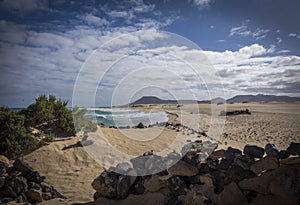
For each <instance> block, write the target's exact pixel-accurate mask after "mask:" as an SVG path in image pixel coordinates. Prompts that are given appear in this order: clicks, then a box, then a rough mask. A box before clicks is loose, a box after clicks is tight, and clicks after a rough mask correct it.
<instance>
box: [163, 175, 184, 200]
mask: <svg viewBox="0 0 300 205" xmlns="http://www.w3.org/2000/svg"><path fill="white" fill-rule="evenodd" d="M160 179H161V180H162V181H163V182H164V183H165V184H166V185H167V187H168V188H169V189H170V191H171V192H172V193H173V194H174V195H176V196H178V195H182V194H186V191H185V189H186V185H185V183H184V182H183V181H181V179H180V178H179V177H178V176H172V175H169V176H166V177H160Z"/></svg>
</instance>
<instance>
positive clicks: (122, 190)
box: [117, 175, 130, 199]
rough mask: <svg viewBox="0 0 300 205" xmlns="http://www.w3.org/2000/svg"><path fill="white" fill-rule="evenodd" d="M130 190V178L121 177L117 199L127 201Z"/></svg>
mask: <svg viewBox="0 0 300 205" xmlns="http://www.w3.org/2000/svg"><path fill="white" fill-rule="evenodd" d="M129 188H130V176H127V175H120V176H119V179H118V184H117V198H118V199H125V198H126V197H127V196H128V193H129Z"/></svg>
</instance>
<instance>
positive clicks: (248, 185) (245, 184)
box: [239, 164, 300, 204]
mask: <svg viewBox="0 0 300 205" xmlns="http://www.w3.org/2000/svg"><path fill="white" fill-rule="evenodd" d="M299 176H300V166H299V164H294V165H288V166H282V167H279V168H278V169H276V170H273V171H269V172H266V173H263V174H262V175H260V176H257V177H254V178H249V179H244V180H243V181H240V182H239V186H240V188H241V189H245V190H252V191H255V192H257V193H260V194H264V195H267V194H272V195H275V196H276V197H279V198H280V199H282V201H284V202H285V203H284V204H299V202H300V185H299V184H300V180H299Z"/></svg>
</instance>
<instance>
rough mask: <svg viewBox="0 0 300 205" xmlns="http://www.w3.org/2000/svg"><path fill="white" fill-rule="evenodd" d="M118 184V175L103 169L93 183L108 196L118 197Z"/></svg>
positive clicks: (102, 193)
mask: <svg viewBox="0 0 300 205" xmlns="http://www.w3.org/2000/svg"><path fill="white" fill-rule="evenodd" d="M117 185H118V178H117V175H116V174H115V173H114V172H107V171H103V172H102V173H101V174H100V176H98V177H97V178H96V179H94V181H93V183H92V186H93V188H94V189H95V190H96V191H97V192H98V193H100V194H101V195H102V196H104V197H106V198H116V197H117Z"/></svg>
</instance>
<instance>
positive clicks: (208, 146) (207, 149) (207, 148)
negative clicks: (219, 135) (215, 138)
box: [201, 140, 218, 154]
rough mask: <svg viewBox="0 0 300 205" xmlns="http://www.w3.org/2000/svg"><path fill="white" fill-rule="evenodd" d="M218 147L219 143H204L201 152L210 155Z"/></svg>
mask: <svg viewBox="0 0 300 205" xmlns="http://www.w3.org/2000/svg"><path fill="white" fill-rule="evenodd" d="M217 147H218V143H214V142H211V141H209V140H208V141H204V142H202V149H201V152H202V153H208V154H210V153H211V152H213V151H214V150H215V149H216V148H217Z"/></svg>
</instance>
